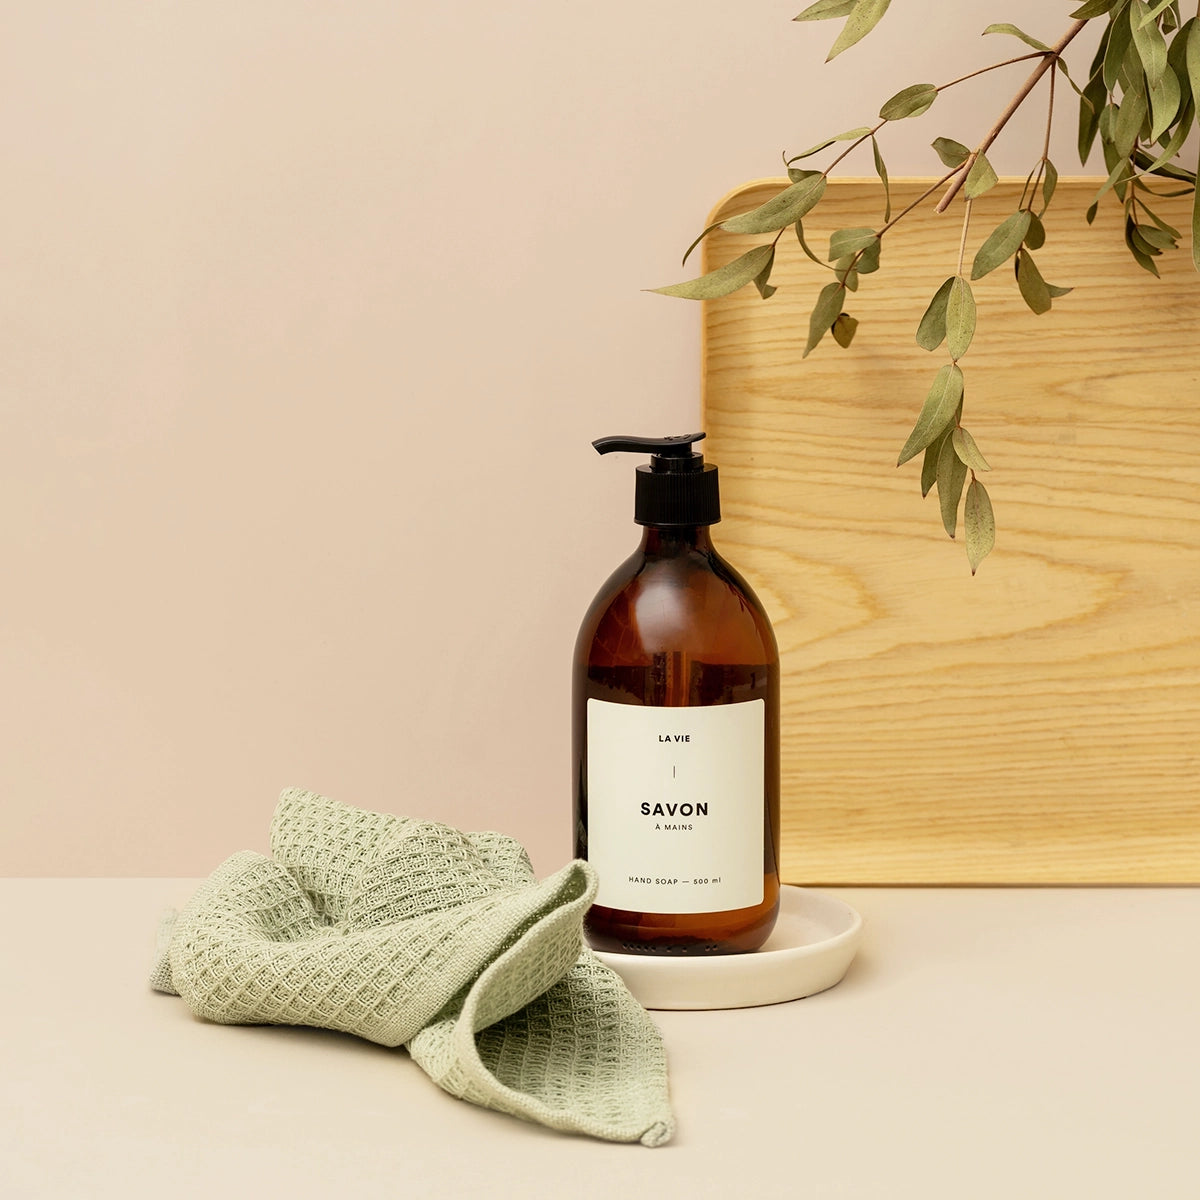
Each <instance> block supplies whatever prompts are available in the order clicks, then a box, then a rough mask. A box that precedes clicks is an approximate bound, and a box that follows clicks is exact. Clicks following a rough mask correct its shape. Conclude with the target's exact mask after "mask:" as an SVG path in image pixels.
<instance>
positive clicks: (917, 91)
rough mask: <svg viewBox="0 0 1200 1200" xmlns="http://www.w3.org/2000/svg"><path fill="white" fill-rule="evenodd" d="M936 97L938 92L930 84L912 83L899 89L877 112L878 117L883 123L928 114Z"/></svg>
mask: <svg viewBox="0 0 1200 1200" xmlns="http://www.w3.org/2000/svg"><path fill="white" fill-rule="evenodd" d="M937 97H938V90H937V88H936V87H935V86H934V85H933V84H932V83H914V84H911V85H910V86H909V87H906V88H901V89H900V91H898V92H897V93H896V94H895V95H894V96H893V97H892V98H891V99H890V100H888V101H886V102H885V103H884V105H883V107H882V108H881V109H880V110H879V116H880V119H881V120H884V121H902V120H904V119H905V118H906V117H919V116H920V115H921V114H922V113H925V112H928V111H929V109H930V108H931V107H932V105H933V102H934V101H935V100H936V99H937Z"/></svg>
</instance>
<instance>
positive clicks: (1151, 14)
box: [1141, 0, 1175, 25]
mask: <svg viewBox="0 0 1200 1200" xmlns="http://www.w3.org/2000/svg"><path fill="white" fill-rule="evenodd" d="M1174 3H1175V0H1158V3H1157V4H1155V5H1153V6H1151V7H1150V8H1149V11H1148V12H1147V13H1146V14H1145V15H1144V16H1143V17H1142V19H1141V23H1142V24H1143V25H1145V24H1147V23H1148V22H1150V21H1153V20H1155V19H1156V18H1158V17H1159V16H1161V15H1162V13H1163V12H1164V11H1165V10H1166V9H1168V8H1170V7H1171V5H1172V4H1174ZM1143 7H1146V6H1145V5H1143Z"/></svg>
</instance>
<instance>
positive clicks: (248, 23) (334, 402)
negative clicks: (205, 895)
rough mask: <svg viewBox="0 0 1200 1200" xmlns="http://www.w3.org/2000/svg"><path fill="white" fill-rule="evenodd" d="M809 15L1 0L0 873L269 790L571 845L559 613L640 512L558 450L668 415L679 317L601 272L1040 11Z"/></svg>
mask: <svg viewBox="0 0 1200 1200" xmlns="http://www.w3.org/2000/svg"><path fill="white" fill-rule="evenodd" d="M803 6H804V5H803V3H802V0H787V2H786V3H785V2H782V0H778V2H777V0H755V2H753V3H743V4H728V3H724V2H720V0H652V2H647V0H609V2H608V3H605V4H602V5H595V4H588V5H584V4H568V3H563V2H562V0H523V2H519V3H516V4H506V5H489V4H483V3H479V2H475V3H462V2H448V3H442V4H420V5H418V4H413V3H405V2H403V0H402V2H399V3H398V2H397V0H387V2H386V3H385V2H382V0H380V2H372V0H356V2H355V3H352V4H331V3H327V2H324V0H322V2H317V0H250V2H247V0H236V2H235V0H207V2H206V3H204V4H184V5H164V4H161V3H156V2H152V0H143V2H141V3H137V2H134V0H105V3H87V2H84V0H76V2H73V3H64V2H62V0H41V2H39V3H38V4H28V3H20V2H18V0H5V2H4V3H0V12H2V15H3V27H4V29H5V36H4V38H3V40H2V41H0V162H3V164H4V184H3V187H2V188H0V261H2V262H3V271H2V273H0V281H2V282H0V310H2V319H0V580H2V588H0V798H2V799H0V804H2V810H0V812H2V815H0V822H2V824H0V873H3V874H29V875H41V874H48V875H76V874H78V875H125V874H131V875H176V874H179V875H197V874H202V873H205V872H207V871H208V870H210V869H211V868H212V867H213V866H214V865H215V863H216V862H217V861H219V860H220V859H221V858H223V857H224V856H225V855H226V854H227V853H229V852H230V851H232V850H234V849H238V848H242V847H252V848H264V847H265V841H266V830H267V823H268V820H269V817H270V812H271V809H272V806H273V804H274V799H275V796H276V794H277V793H278V791H279V789H280V788H281V787H283V786H285V785H290V784H296V785H300V786H304V787H309V788H314V789H317V790H321V791H324V792H326V793H327V794H329V795H332V796H334V797H337V798H339V799H343V800H346V801H349V802H352V803H356V804H360V805H364V806H368V807H375V808H380V809H385V810H389V811H393V812H398V813H406V814H412V815H420V816H425V817H430V818H433V819H437V820H443V821H448V822H451V823H453V824H458V825H462V826H466V827H470V828H481V827H490V828H498V829H502V830H504V831H506V832H510V833H513V834H515V835H516V836H518V837H520V838H521V839H522V840H524V841H525V842H526V844H527V845H528V846H529V847H530V848H531V851H532V852H533V856H534V860H535V864H536V865H537V866H538V868H539V869H540V870H543V871H546V870H550V869H551V868H553V867H555V866H557V865H558V864H559V863H561V862H562V861H564V860H565V859H566V858H567V857H568V856H569V853H570V844H569V828H568V826H569V811H570V792H569V763H568V755H569V725H570V713H569V703H568V694H569V661H570V655H571V650H572V646H573V642H574V637H575V632H576V629H577V626H578V623H579V620H580V618H581V616H582V613H583V610H584V608H585V607H586V605H587V603H588V601H589V600H590V598H591V596H592V594H593V593H594V591H595V590H596V588H597V587H598V586H599V584H600V583H601V582H602V581H603V579H604V578H605V577H606V576H607V574H608V573H609V571H610V570H611V569H612V568H613V567H614V566H615V565H616V563H617V562H618V561H619V560H620V559H621V558H623V557H624V556H625V554H627V553H628V551H629V550H630V549H631V547H632V545H633V543H634V541H635V539H636V533H635V530H634V527H633V526H632V524H631V520H630V518H631V513H632V472H631V468H632V464H631V463H630V462H620V461H616V460H603V461H602V460H600V459H598V458H597V457H596V456H595V454H594V453H593V452H592V450H591V449H590V447H589V445H588V443H589V441H590V440H591V439H592V438H594V437H597V436H599V435H601V434H607V433H615V432H627V431H628V432H647V433H654V434H658V433H667V432H685V431H688V430H690V429H691V428H692V427H693V426H695V425H696V424H697V421H698V416H697V413H698V311H697V310H696V308H694V307H693V306H691V305H689V304H687V303H685V302H682V301H671V300H667V299H665V298H663V297H658V296H652V295H648V294H646V293H645V292H643V291H642V290H641V289H643V288H646V287H652V286H655V285H657V284H661V283H667V282H672V281H675V280H677V279H679V278H680V271H679V266H678V262H679V256H680V254H681V252H682V250H683V248H684V247H685V246H686V245H687V243H688V242H689V241H690V240H691V238H692V236H693V235H694V234H695V233H696V232H698V231H699V229H700V228H701V226H702V223H703V220H704V217H705V214H706V213H707V212H708V210H709V208H710V207H711V205H712V204H713V203H714V202H715V201H716V200H717V199H718V198H719V197H720V196H721V195H722V194H723V193H724V192H726V191H728V190H729V189H730V188H732V187H734V186H736V185H737V184H739V183H742V182H744V181H746V180H749V179H752V178H755V177H759V176H764V175H772V174H776V173H778V171H779V164H780V152H781V151H782V150H784V149H787V150H790V151H791V152H795V151H797V150H799V149H802V148H804V147H805V146H807V145H808V144H811V143H812V142H814V141H816V140H817V139H818V138H819V137H820V136H821V135H822V134H826V133H832V132H835V131H838V130H841V129H844V128H849V127H852V126H856V125H859V124H862V123H863V122H864V120H867V119H869V118H871V117H872V116H873V115H874V113H875V112H876V111H877V110H878V107H879V105H880V103H881V102H882V101H883V100H884V99H886V98H887V97H888V96H889V95H891V94H892V93H893V92H894V91H896V90H898V89H899V88H900V87H902V86H904V85H906V84H908V83H913V82H919V81H925V80H927V81H931V82H942V81H945V80H946V79H948V78H952V77H953V76H955V75H959V74H962V73H965V72H966V71H968V70H970V69H972V68H973V67H975V66H978V65H982V64H984V63H986V62H989V61H992V60H994V59H996V58H999V57H1002V56H1004V55H1007V54H1016V53H1019V52H1021V49H1022V47H1020V46H1019V44H1017V43H1015V42H1010V41H1008V40H1007V39H996V38H988V39H982V38H979V37H977V36H976V35H977V34H978V32H979V31H980V30H982V28H983V27H984V26H985V25H987V24H988V23H989V22H991V21H1002V20H1011V21H1015V22H1016V23H1018V24H1020V25H1022V26H1023V27H1025V28H1028V29H1029V30H1030V32H1032V33H1034V34H1035V35H1038V36H1041V37H1043V38H1044V39H1046V40H1048V41H1049V40H1053V39H1054V38H1055V37H1057V36H1058V34H1059V33H1060V32H1061V30H1062V29H1063V28H1065V26H1066V24H1067V19H1066V16H1065V14H1066V13H1067V12H1068V11H1069V9H1070V8H1071V7H1073V5H1069V4H1061V5H1052V6H1047V5H1045V4H1043V3H1038V2H1037V0H1022V2H1017V0H1012V2H1008V3H1005V2H1001V0H970V2H967V3H963V4H959V5H953V6H944V5H940V6H936V7H937V18H936V21H934V20H930V21H929V22H928V23H926V24H922V26H921V27H920V28H919V29H906V28H903V27H902V22H904V21H905V18H906V16H907V15H909V13H908V12H907V11H906V10H912V9H913V8H914V7H915V8H917V9H924V8H926V7H928V6H924V5H919V4H917V3H916V0H897V2H896V3H895V4H894V5H893V9H892V13H891V14H889V16H888V17H887V18H885V23H884V25H883V26H881V27H880V30H879V31H878V32H877V33H876V35H874V36H873V37H872V38H871V39H868V41H866V42H865V43H864V44H863V45H862V46H860V47H858V48H857V49H856V50H854V51H851V52H849V53H847V54H846V55H844V56H843V57H842V58H840V59H839V60H837V62H835V63H834V64H832V65H830V66H829V67H823V66H822V65H821V64H822V61H823V59H824V56H825V53H826V51H827V49H828V46H829V44H830V43H831V41H832V38H833V36H834V31H835V30H834V27H833V26H832V25H810V24H801V25H798V24H794V23H792V22H791V17H792V16H794V15H795V13H796V12H797V11H798V10H799V9H800V8H802V7H803ZM1048 9H1053V10H1054V11H1053V15H1052V16H1051V15H1049V13H1048V11H1047V10H1048ZM1060 10H1061V11H1060ZM1088 53H1089V48H1087V47H1081V53H1080V56H1079V57H1084V58H1086V56H1087V54H1088ZM1021 72H1022V68H1013V69H1010V70H1009V71H1008V72H1006V73H1003V74H1002V75H1001V74H997V75H994V76H989V77H986V78H985V79H984V80H982V81H980V83H979V84H978V86H975V87H974V88H972V89H967V88H964V89H959V90H957V91H956V92H955V93H951V95H952V96H953V97H954V100H953V103H950V102H947V103H945V104H944V105H942V106H939V108H938V109H935V110H934V112H933V113H931V114H930V116H929V118H927V119H925V120H923V121H920V122H905V123H903V124H902V125H899V126H897V127H896V128H895V130H894V131H893V136H891V137H890V138H889V140H888V142H887V143H886V144H885V145H886V146H887V148H888V149H887V153H888V158H889V164H890V167H891V170H892V172H893V174H896V175H901V174H926V173H929V172H932V171H934V170H935V169H937V166H938V164H937V161H936V159H935V157H934V155H933V153H932V151H931V150H929V148H928V144H929V142H930V140H931V139H932V138H933V137H935V136H937V135H939V134H946V135H950V136H954V137H957V138H959V139H960V140H962V141H967V142H973V141H975V140H977V139H978V137H979V136H980V134H981V133H982V132H983V130H984V129H985V128H986V127H987V125H989V124H990V122H991V119H992V116H993V115H994V114H995V112H996V111H998V109H999V107H1000V106H1001V105H1002V104H1003V102H1004V100H1005V99H1007V97H1008V95H1009V94H1010V93H1011V91H1012V90H1014V89H1015V87H1016V85H1017V83H1018V82H1019V80H1020V78H1022V77H1023V75H1022V73H1021ZM1063 99H1064V101H1065V102H1066V107H1067V108H1068V109H1069V108H1070V101H1071V97H1070V95H1069V93H1066V94H1064V96H1063ZM814 105H816V106H817V107H818V108H819V110H820V116H819V118H816V119H814V118H811V117H806V116H805V115H804V110H805V109H808V108H811V107H812V106H814ZM1035 107H1036V109H1037V112H1036V113H1033V114H1030V116H1029V117H1028V118H1027V119H1024V120H1022V121H1020V122H1018V123H1017V124H1016V125H1015V126H1014V128H1013V130H1012V132H1011V133H1010V134H1008V135H1006V137H1005V138H1004V139H1003V140H1002V141H1001V142H1000V143H998V145H997V147H996V150H995V152H994V153H993V156H992V157H993V161H994V163H995V165H996V166H997V167H998V168H999V169H1000V170H1001V171H1008V172H1012V173H1017V172H1020V173H1024V171H1025V170H1026V169H1027V164H1028V156H1027V153H1026V149H1027V148H1028V147H1033V146H1037V145H1040V133H1039V132H1038V130H1039V128H1040V123H1041V120H1042V117H1041V105H1040V103H1039V104H1037V105H1036V106H1035ZM1063 117H1064V119H1063V120H1062V122H1061V129H1060V134H1059V136H1058V138H1057V139H1056V148H1055V151H1054V154H1055V157H1056V159H1057V161H1058V164H1059V166H1060V169H1061V170H1063V171H1064V173H1071V172H1073V171H1078V164H1077V163H1076V162H1075V158H1074V151H1073V149H1072V147H1073V143H1074V129H1075V122H1074V117H1073V114H1072V113H1070V112H1069V111H1064V114H1063ZM869 171H870V162H869V158H868V159H864V160H862V161H861V162H860V164H859V167H858V173H860V174H865V173H869ZM931 536H932V531H931Z"/></svg>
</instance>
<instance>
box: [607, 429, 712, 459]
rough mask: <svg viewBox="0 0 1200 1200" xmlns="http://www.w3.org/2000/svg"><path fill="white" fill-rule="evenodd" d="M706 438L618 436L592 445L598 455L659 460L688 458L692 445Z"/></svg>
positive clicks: (694, 436) (680, 435)
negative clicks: (618, 453) (646, 456)
mask: <svg viewBox="0 0 1200 1200" xmlns="http://www.w3.org/2000/svg"><path fill="white" fill-rule="evenodd" d="M704 436H705V435H704V434H702V433H682V434H678V435H676V436H675V437H665V438H646V437H629V436H625V435H622V434H617V435H616V436H615V437H602V438H597V439H596V440H595V441H594V442H593V443H592V445H593V446H595V447H596V452H597V453H598V454H611V453H612V452H613V451H614V450H616V451H621V452H624V453H627V454H653V455H654V456H655V457H659V458H686V457H687V456H688V455H689V454H691V453H692V443H693V442H698V441H701V440H702V439H703V438H704Z"/></svg>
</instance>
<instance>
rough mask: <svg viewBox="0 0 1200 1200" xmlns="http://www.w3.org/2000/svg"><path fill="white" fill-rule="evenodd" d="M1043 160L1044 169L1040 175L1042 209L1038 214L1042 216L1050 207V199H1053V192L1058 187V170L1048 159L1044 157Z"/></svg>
mask: <svg viewBox="0 0 1200 1200" xmlns="http://www.w3.org/2000/svg"><path fill="white" fill-rule="evenodd" d="M1045 162H1046V171H1045V174H1044V175H1043V176H1042V211H1041V212H1040V213H1039V214H1038V216H1043V215H1044V214H1045V212H1046V209H1048V208H1049V207H1050V201H1051V200H1053V199H1054V192H1055V189H1056V188H1057V187H1058V170H1057V169H1056V168H1055V166H1054V164H1053V163H1052V162H1051V161H1050V160H1049V159H1046V160H1045Z"/></svg>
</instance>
